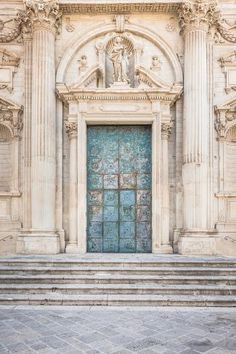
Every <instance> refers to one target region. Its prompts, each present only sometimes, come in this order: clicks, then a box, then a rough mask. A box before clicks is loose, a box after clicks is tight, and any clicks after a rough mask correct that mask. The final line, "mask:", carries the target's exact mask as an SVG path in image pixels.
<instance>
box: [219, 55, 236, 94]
mask: <svg viewBox="0 0 236 354" xmlns="http://www.w3.org/2000/svg"><path fill="white" fill-rule="evenodd" d="M219 62H220V66H221V68H222V72H223V73H224V75H225V92H226V93H227V94H228V93H230V92H231V91H232V90H233V91H236V50H234V51H233V52H231V53H230V54H228V55H226V56H225V57H221V58H220V59H219Z"/></svg>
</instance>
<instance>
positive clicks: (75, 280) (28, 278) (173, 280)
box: [0, 274, 236, 285]
mask: <svg viewBox="0 0 236 354" xmlns="http://www.w3.org/2000/svg"><path fill="white" fill-rule="evenodd" d="M21 283H23V284H28V283H31V284H34V283H40V284H65V283H70V284H199V285H200V284H202V285H214V284H217V285H236V276H228V275H222V276H216V275H214V276H208V275H203V276H188V275H174V276H173V275H165V276H158V275H145V274H144V275H143V274H142V275H135V274H134V275H129V274H125V275H123V274H122V275H120V274H87V275H83V274H82V275H71V274H67V275H66V276H65V275H64V274H36V275H30V274H24V275H18V274H16V275H15V274H7V275H2V274H0V284H21Z"/></svg>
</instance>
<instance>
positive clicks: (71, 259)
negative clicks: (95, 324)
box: [0, 254, 236, 307]
mask: <svg viewBox="0 0 236 354" xmlns="http://www.w3.org/2000/svg"><path fill="white" fill-rule="evenodd" d="M11 304H12V305H89V306H91V305H111V306H117V305H125V306H130V305H136V306H146V305H147V306H227V307H230V306H231V307H232V306H234V307H235V306H236V259H235V258H222V257H212V258H210V257H208V258H207V257H201V258H200V257H183V256H178V255H171V256H163V255H153V254H149V255H141V254H137V255H118V254H116V255H111V254H87V255H83V256H80V255H78V256H75V255H72V256H68V255H63V254H62V255H58V256H16V257H5V258H0V305H11Z"/></svg>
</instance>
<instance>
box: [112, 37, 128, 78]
mask: <svg viewBox="0 0 236 354" xmlns="http://www.w3.org/2000/svg"><path fill="white" fill-rule="evenodd" d="M110 58H111V61H112V64H113V80H114V82H126V83H129V81H130V80H129V78H128V65H129V55H128V52H127V48H126V46H125V45H124V43H123V38H122V37H120V36H117V37H115V38H114V40H113V46H112V49H111V53H110Z"/></svg>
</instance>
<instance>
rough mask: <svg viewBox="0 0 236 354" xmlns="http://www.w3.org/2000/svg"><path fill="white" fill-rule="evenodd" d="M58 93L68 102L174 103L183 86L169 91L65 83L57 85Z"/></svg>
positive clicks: (174, 87) (61, 98) (60, 97)
mask: <svg viewBox="0 0 236 354" xmlns="http://www.w3.org/2000/svg"><path fill="white" fill-rule="evenodd" d="M56 92H57V95H58V97H59V99H60V100H62V101H63V102H64V103H66V104H68V103H69V102H71V101H73V102H76V101H77V102H78V101H81V102H83V101H149V102H155V101H163V102H166V103H169V104H170V105H172V104H174V103H175V102H176V101H177V100H178V99H179V98H180V96H181V94H182V86H173V87H172V88H170V90H169V91H166V90H161V89H159V90H157V89H156V88H155V89H151V88H150V89H149V88H147V89H141V90H139V89H133V88H130V89H128V90H122V91H121V90H115V89H112V88H109V89H96V90H94V89H87V90H84V89H83V88H75V87H73V86H71V87H68V86H67V85H64V84H58V85H57V90H56Z"/></svg>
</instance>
